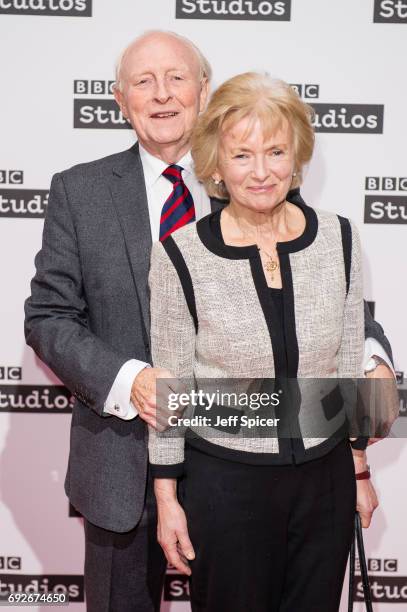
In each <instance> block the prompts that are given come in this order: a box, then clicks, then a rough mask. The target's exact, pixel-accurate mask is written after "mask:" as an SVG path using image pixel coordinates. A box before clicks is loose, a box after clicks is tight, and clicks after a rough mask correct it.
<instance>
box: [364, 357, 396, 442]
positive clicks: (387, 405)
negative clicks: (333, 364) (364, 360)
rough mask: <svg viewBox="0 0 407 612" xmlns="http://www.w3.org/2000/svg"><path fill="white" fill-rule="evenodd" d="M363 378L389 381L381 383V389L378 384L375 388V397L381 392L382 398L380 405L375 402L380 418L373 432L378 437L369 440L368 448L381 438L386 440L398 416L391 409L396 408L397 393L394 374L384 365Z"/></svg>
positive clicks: (367, 373)
mask: <svg viewBox="0 0 407 612" xmlns="http://www.w3.org/2000/svg"><path fill="white" fill-rule="evenodd" d="M365 376H366V378H373V379H387V380H388V381H389V382H386V383H383V384H382V386H381V387H380V383H378V385H379V386H378V387H377V390H376V395H379V393H380V392H381V395H382V396H383V401H382V405H380V404H381V402H380V401H377V403H378V404H379V407H378V408H379V409H378V414H379V417H380V418H379V419H378V422H377V423H376V424H375V425H374V430H375V431H377V433H378V434H379V436H380V437H372V438H369V442H368V445H369V446H370V445H371V444H375V443H376V442H380V440H383V438H386V436H387V435H388V434H389V432H390V430H391V426H392V425H393V422H394V421H395V419H396V418H397V416H398V414H396V411H395V410H394V409H393V407H394V406H396V405H397V403H398V399H397V398H398V393H397V385H396V380H395V378H394V373H393V371H392V370H391V369H390V368H389V366H387V365H385V364H384V363H381V364H380V365H378V366H377V367H376V368H375V369H374V370H372V371H371V372H366V374H365ZM390 381H391V382H390ZM389 409H391V410H390V412H388V411H389Z"/></svg>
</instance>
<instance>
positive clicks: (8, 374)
mask: <svg viewBox="0 0 407 612" xmlns="http://www.w3.org/2000/svg"><path fill="white" fill-rule="evenodd" d="M21 375H22V369H21V367H17V366H0V380H21Z"/></svg>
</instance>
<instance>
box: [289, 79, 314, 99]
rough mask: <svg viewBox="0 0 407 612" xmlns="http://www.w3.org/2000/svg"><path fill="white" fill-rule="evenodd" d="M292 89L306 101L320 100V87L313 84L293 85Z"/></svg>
mask: <svg viewBox="0 0 407 612" xmlns="http://www.w3.org/2000/svg"><path fill="white" fill-rule="evenodd" d="M291 87H292V88H293V89H294V91H296V92H297V94H298V95H299V96H300V98H303V99H304V100H316V99H317V98H319V85H315V84H313V83H291Z"/></svg>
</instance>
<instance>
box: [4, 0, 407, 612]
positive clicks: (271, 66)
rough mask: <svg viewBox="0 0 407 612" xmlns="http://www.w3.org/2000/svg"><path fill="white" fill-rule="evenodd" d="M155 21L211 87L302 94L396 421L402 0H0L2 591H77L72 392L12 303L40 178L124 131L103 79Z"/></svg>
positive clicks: (388, 527)
mask: <svg viewBox="0 0 407 612" xmlns="http://www.w3.org/2000/svg"><path fill="white" fill-rule="evenodd" d="M156 28H159V29H165V30H173V31H175V32H179V33H180V34H183V35H186V36H188V37H190V38H191V39H192V40H193V41H194V42H195V43H196V44H197V45H198V46H199V47H200V48H201V49H202V50H203V52H204V53H205V55H206V56H207V57H208V59H209V60H210V62H211V64H212V66H213V69H214V77H215V78H214V84H213V85H214V86H217V85H218V84H220V83H221V82H222V81H223V80H224V79H226V78H228V77H230V76H232V75H234V74H236V73H237V72H244V71H247V70H259V71H267V72H269V73H270V74H272V75H273V76H276V77H280V78H283V79H285V80H286V81H288V82H289V83H291V84H292V85H293V87H295V88H296V89H297V90H298V92H299V94H300V95H301V96H302V97H303V99H304V100H306V101H307V102H309V103H310V104H312V105H313V106H314V108H315V112H316V114H315V128H316V132H317V145H316V150H315V155H314V159H313V161H312V163H311V165H310V167H309V169H308V172H307V175H306V178H305V183H304V185H303V188H302V193H303V196H304V198H305V200H306V201H307V202H308V203H309V204H311V205H312V206H315V207H320V208H324V209H329V210H332V211H335V212H337V213H340V214H342V215H345V216H348V217H350V218H352V219H353V220H354V221H355V223H356V224H357V226H358V228H359V230H360V233H361V238H362V244H363V249H364V273H365V297H366V298H367V299H368V300H369V301H370V302H371V307H372V308H373V309H374V313H375V316H376V318H377V319H378V321H380V323H382V325H383V326H384V328H385V331H386V333H387V335H388V337H389V339H390V341H391V342H392V346H393V350H394V355H395V361H396V369H397V370H398V371H399V382H400V385H399V386H400V403H401V414H402V416H401V417H400V419H399V423H398V424H397V425H399V429H400V431H401V429H402V424H403V419H407V387H406V386H405V385H404V383H403V371H405V370H407V345H406V339H407V333H406V299H407V289H406V282H405V278H406V260H407V247H406V244H407V240H406V238H407V234H406V228H407V225H406V224H407V156H406V153H405V142H406V138H407V128H406V125H407V122H406V98H407V86H406V79H405V76H404V74H403V70H402V66H403V58H405V57H406V56H407V3H405V2H403V1H400V0H363V1H359V2H355V0H330V1H329V2H327V0H307V1H304V0H148V1H146V2H145V1H144V0H137V1H136V0H120V2H112V1H111V0H0V54H1V58H2V59H1V65H0V71H1V88H2V95H1V113H0V134H1V150H0V261H1V289H2V291H1V300H0V309H1V316H0V325H1V330H0V338H1V341H0V474H1V476H0V484H1V496H0V590H6V589H7V588H11V589H15V590H18V589H25V588H28V590H31V591H43V592H53V591H56V592H67V593H68V594H69V596H70V599H71V601H72V602H74V603H72V605H71V608H70V609H71V610H72V612H79V611H83V610H85V604H84V603H83V601H84V593H83V554H84V553H83V537H82V524H81V519H80V518H79V517H78V516H76V515H75V511H74V510H73V509H70V508H69V504H68V501H67V499H66V497H65V494H64V491H63V481H64V477H65V469H66V463H67V456H68V442H69V423H70V409H71V408H70V406H71V404H70V402H71V398H70V393H69V392H68V391H67V390H66V389H65V388H64V387H63V386H62V385H61V383H60V382H59V381H58V380H57V379H56V378H55V377H54V376H53V375H52V373H51V372H49V371H48V370H47V368H46V367H45V366H44V365H43V364H41V363H40V362H39V361H38V360H37V359H36V358H35V356H34V354H33V352H32V351H31V349H28V348H27V347H26V346H25V342H24V336H23V301H24V299H25V298H26V297H27V295H28V293H29V280H30V278H31V277H32V275H33V273H34V265H33V259H34V255H35V253H36V252H37V250H38V249H39V247H40V241H41V232H42V225H43V218H44V215H45V214H46V209H47V194H48V191H47V190H48V188H49V184H50V179H51V176H52V175H53V173H54V172H57V171H59V170H62V169H64V168H67V167H69V166H72V165H74V164H77V163H79V162H85V161H89V160H92V159H96V158H98V157H102V156H104V155H107V154H110V153H114V152H117V151H120V150H122V149H125V148H127V147H129V146H130V145H131V144H132V142H133V140H134V134H133V132H132V131H131V130H130V129H128V127H129V126H128V125H127V123H126V122H125V121H124V120H123V118H122V116H121V115H120V112H119V110H118V108H117V107H116V104H115V102H114V100H113V97H112V95H111V86H112V82H113V79H114V64H115V60H116V58H117V56H118V54H119V53H120V51H121V49H122V48H123V47H124V46H125V45H127V43H128V42H130V41H131V40H132V39H133V38H134V37H135V36H137V35H139V34H140V33H142V32H143V31H145V30H149V29H156ZM403 279H404V280H403ZM404 422H406V423H407V420H406V421H404ZM397 425H396V427H395V428H394V429H395V434H394V436H393V437H392V438H391V439H388V440H385V441H383V442H381V443H380V444H377V445H375V446H374V447H373V448H371V449H370V450H369V451H368V452H369V460H370V464H371V467H372V472H373V474H374V484H375V485H376V486H377V489H378V493H379V497H380V507H379V509H378V510H377V511H376V513H375V515H374V519H373V525H372V527H371V528H370V529H369V530H368V531H365V539H366V546H367V551H368V557H369V569H370V574H371V581H372V585H373V597H374V600H375V601H376V602H378V603H377V604H375V605H376V608H375V609H376V610H378V612H397V611H398V610H400V612H401V610H405V609H407V547H406V541H407V536H406V528H405V522H406V516H407V491H406V487H405V482H406V466H407V449H406V444H405V442H404V440H403V439H401V438H400V437H397V435H396V434H397ZM404 429H405V428H404ZM253 579H254V580H255V577H253ZM360 592H361V589H360V590H358V591H357V592H356V594H355V597H356V600H358V599H359V594H360ZM343 599H344V601H343V605H342V609H341V612H343V611H344V610H345V598H343ZM187 600H188V588H187V584H186V581H185V579H184V577H182V576H180V575H177V574H176V573H175V572H174V571H171V570H169V571H168V575H167V578H166V584H165V593H164V603H163V609H164V610H171V612H182V611H183V610H187V609H189V607H188V603H187ZM34 609H38V610H39V609H42V608H34ZM356 609H357V610H362V606H361V604H357V605H356ZM44 610H45V608H44ZM299 612H300V611H299ZM321 612H323V611H321Z"/></svg>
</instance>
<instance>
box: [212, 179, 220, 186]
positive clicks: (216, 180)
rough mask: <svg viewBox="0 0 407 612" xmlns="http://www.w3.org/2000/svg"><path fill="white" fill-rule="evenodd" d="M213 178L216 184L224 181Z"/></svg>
mask: <svg viewBox="0 0 407 612" xmlns="http://www.w3.org/2000/svg"><path fill="white" fill-rule="evenodd" d="M212 180H213V182H214V183H215V185H220V183H221V182H222V181H220V180H219V179H212Z"/></svg>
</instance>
